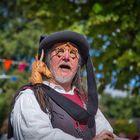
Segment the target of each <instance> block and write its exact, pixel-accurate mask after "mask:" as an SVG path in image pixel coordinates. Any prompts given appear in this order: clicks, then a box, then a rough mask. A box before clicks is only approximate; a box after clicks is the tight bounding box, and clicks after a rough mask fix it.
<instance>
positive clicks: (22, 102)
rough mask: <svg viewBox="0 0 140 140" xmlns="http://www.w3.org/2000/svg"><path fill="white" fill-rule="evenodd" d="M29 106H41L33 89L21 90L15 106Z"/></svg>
mask: <svg viewBox="0 0 140 140" xmlns="http://www.w3.org/2000/svg"><path fill="white" fill-rule="evenodd" d="M28 107H39V104H38V101H37V100H36V97H35V95H34V92H33V90H31V89H25V90H22V91H20V93H19V95H18V96H17V97H16V99H15V105H14V108H17V109H19V108H20V109H23V108H26V109H27V108H28Z"/></svg>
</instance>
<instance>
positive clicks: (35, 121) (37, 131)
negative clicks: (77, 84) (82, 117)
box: [11, 82, 113, 140]
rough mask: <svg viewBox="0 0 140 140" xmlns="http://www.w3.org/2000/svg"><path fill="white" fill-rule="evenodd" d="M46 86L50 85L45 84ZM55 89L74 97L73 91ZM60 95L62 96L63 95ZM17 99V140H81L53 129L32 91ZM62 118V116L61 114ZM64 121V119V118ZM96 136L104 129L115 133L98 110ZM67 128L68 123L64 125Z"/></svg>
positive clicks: (25, 92)
mask: <svg viewBox="0 0 140 140" xmlns="http://www.w3.org/2000/svg"><path fill="white" fill-rule="evenodd" d="M45 84H48V83H47V82H45ZM50 86H52V88H53V89H55V90H57V91H59V92H61V93H62V92H63V94H65V95H72V94H73V90H71V91H70V92H65V91H64V89H63V88H62V87H60V86H57V85H50ZM61 93H60V94H61ZM20 94H21V95H20V96H19V97H17V101H16V104H15V108H14V110H13V113H12V118H11V122H12V124H13V125H14V129H15V130H14V133H15V134H14V135H15V136H16V138H17V139H21V140H22V139H30V140H39V139H41V140H46V139H47V140H66V139H67V140H78V139H79V140H81V139H82V138H81V139H80V138H75V137H73V136H71V135H69V134H67V133H64V131H62V130H60V129H57V128H55V129H54V128H53V127H52V124H51V114H45V113H44V112H43V111H42V110H41V109H40V106H39V104H38V102H37V100H36V98H35V96H34V93H33V91H32V90H30V89H26V90H24V91H22V92H21V93H20ZM58 117H60V118H62V117H63V116H61V114H59V116H58ZM62 119H63V118H62ZM95 122H96V134H99V133H100V132H101V131H102V130H103V129H107V130H109V131H113V129H112V127H111V126H110V124H109V123H108V121H107V120H106V119H105V117H104V116H103V114H102V113H101V111H100V110H99V109H98V111H97V114H96V116H95ZM63 125H64V126H65V127H67V126H68V125H66V122H64V123H63Z"/></svg>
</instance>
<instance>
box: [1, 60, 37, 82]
mask: <svg viewBox="0 0 140 140" xmlns="http://www.w3.org/2000/svg"><path fill="white" fill-rule="evenodd" d="M33 61H34V59H32V60H31V62H30V63H28V62H26V61H14V60H12V59H1V58H0V63H2V65H1V66H2V67H3V68H4V71H5V72H7V71H8V70H10V69H11V67H12V66H13V65H16V66H17V69H18V71H19V72H21V73H22V72H25V70H26V68H29V69H30V67H31V63H32V62H33ZM5 72H3V73H2V74H0V79H10V80H12V81H16V80H17V79H19V78H20V76H19V75H7V74H6V73H5Z"/></svg>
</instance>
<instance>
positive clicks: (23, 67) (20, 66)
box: [18, 63, 27, 72]
mask: <svg viewBox="0 0 140 140" xmlns="http://www.w3.org/2000/svg"><path fill="white" fill-rule="evenodd" d="M26 66H27V65H26V64H25V63H19V65H18V70H19V72H24V71H25V68H26Z"/></svg>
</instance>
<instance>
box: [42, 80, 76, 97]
mask: <svg viewBox="0 0 140 140" xmlns="http://www.w3.org/2000/svg"><path fill="white" fill-rule="evenodd" d="M43 84H45V85H47V86H49V87H51V88H53V89H54V90H55V91H57V92H59V93H62V94H70V95H74V90H75V88H76V87H75V86H73V87H72V89H71V90H70V91H65V89H64V88H63V87H62V86H60V85H56V84H54V83H50V82H48V81H43Z"/></svg>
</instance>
